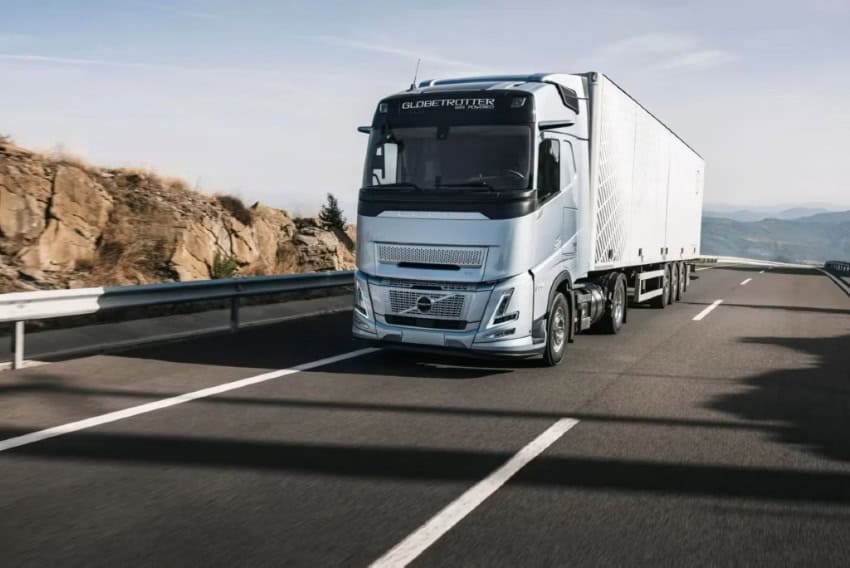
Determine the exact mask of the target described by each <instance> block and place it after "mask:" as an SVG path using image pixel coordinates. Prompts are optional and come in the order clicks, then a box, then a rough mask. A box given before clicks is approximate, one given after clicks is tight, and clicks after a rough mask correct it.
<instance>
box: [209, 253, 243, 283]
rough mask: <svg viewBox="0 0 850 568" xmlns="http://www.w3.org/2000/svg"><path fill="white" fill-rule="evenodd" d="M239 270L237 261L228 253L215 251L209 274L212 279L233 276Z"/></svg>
mask: <svg viewBox="0 0 850 568" xmlns="http://www.w3.org/2000/svg"><path fill="white" fill-rule="evenodd" d="M238 271H239V262H237V261H236V259H235V258H233V257H232V256H230V255H228V254H221V253H220V252H217V253H216V254H215V258H214V259H213V265H212V270H211V271H210V272H211V274H210V275H211V276H212V277H213V278H214V279H219V278H233V277H234V276H236V273H237V272H238Z"/></svg>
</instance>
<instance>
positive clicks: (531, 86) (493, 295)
mask: <svg viewBox="0 0 850 568" xmlns="http://www.w3.org/2000/svg"><path fill="white" fill-rule="evenodd" d="M587 88H588V87H587V77H585V76H582V75H564V74H537V75H524V76H499V77H477V78H468V79H454V80H446V81H424V82H422V83H420V84H419V86H418V87H417V88H411V89H410V90H408V91H404V92H401V93H398V94H395V95H392V96H389V97H387V98H385V99H383V100H381V101H380V102H379V103H378V105H377V108H376V111H375V115H374V118H373V121H372V124H371V126H369V127H363V128H361V131H363V132H368V133H369V143H368V150H367V155H366V163H365V168H364V175H363V184H362V188H361V189H360V193H359V201H358V215H357V273H356V280H355V281H356V287H355V301H354V316H353V334H354V336H355V337H356V338H359V339H364V340H369V341H371V342H376V343H379V344H383V345H392V346H396V347H414V348H416V347H420V348H430V349H446V350H451V349H457V350H464V351H471V352H475V353H482V354H496V355H517V356H527V355H534V354H541V353H543V352H544V350H545V349H546V346H547V335H553V334H554V335H557V336H558V337H553V338H550V339H549V343H550V344H551V342H552V341H553V340H559V341H561V342H562V343H564V342H566V341H567V340H568V339H569V337H570V336H571V334H572V325H571V322H570V321H563V322H560V327H558V326H557V325H556V327H554V328H553V327H551V322H549V323H548V324H547V319H551V318H550V313H549V312H550V306H551V302H552V299H553V297H554V295H555V293H556V290H557V289H558V287H559V286H562V285H564V283H565V282H572V281H574V280H576V279H579V278H583V277H584V276H586V270H584V271H582V270H581V267H586V266H587V265H588V262H589V258H588V257H589V255H590V251H589V249H588V248H587V247H586V245H584V244H583V243H582V240H581V239H579V238H578V236H579V235H580V234H581V233H582V231H584V230H585V227H587V226H588V225H589V222H590V220H589V219H588V218H585V217H586V215H584V216H583V215H582V211H583V203H582V200H583V199H586V197H584V196H586V194H587V191H586V190H582V189H581V188H587V187H588V176H589V156H588V154H589V150H588V132H589V125H590V113H589V112H588V105H587V96H586V94H585V93H586V92H587ZM567 313H571V312H567ZM562 317H563V316H562ZM564 319H566V318H565V317H564ZM557 323H558V322H556V324H557Z"/></svg>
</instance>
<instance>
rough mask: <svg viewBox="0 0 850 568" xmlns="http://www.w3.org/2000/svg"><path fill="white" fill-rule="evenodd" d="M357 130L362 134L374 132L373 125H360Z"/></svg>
mask: <svg viewBox="0 0 850 568" xmlns="http://www.w3.org/2000/svg"><path fill="white" fill-rule="evenodd" d="M357 132H360V133H361V134H371V133H372V127H371V126H358V127H357Z"/></svg>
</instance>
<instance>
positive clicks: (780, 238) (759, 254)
mask: <svg viewBox="0 0 850 568" xmlns="http://www.w3.org/2000/svg"><path fill="white" fill-rule="evenodd" d="M812 211H814V212H815V213H814V214H812V213H811V212H812ZM702 252H703V254H707V255H718V256H740V257H745V258H758V259H765V260H778V261H795V262H805V261H815V262H823V261H825V260H850V211H830V210H829V209H827V208H826V207H802V206H801V207H790V208H787V209H782V208H780V209H778V210H777V209H768V208H764V209H761V210H759V211H757V210H752V209H727V210H726V211H717V210H716V209H711V208H709V206H706V210H705V212H704V214H703V220H702Z"/></svg>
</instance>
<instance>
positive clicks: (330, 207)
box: [319, 193, 346, 231]
mask: <svg viewBox="0 0 850 568" xmlns="http://www.w3.org/2000/svg"><path fill="white" fill-rule="evenodd" d="M319 219H320V220H321V221H322V223H325V224H326V225H330V226H331V227H334V228H336V229H339V230H341V231H344V230H345V221H346V220H345V217H343V215H342V209H341V208H340V206H339V201H337V199H336V197H334V194H333V193H329V194H328V203H327V205H323V206H322V210H321V211H319Z"/></svg>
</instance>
